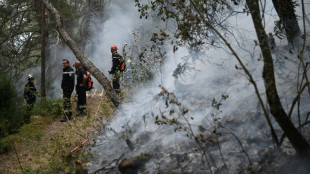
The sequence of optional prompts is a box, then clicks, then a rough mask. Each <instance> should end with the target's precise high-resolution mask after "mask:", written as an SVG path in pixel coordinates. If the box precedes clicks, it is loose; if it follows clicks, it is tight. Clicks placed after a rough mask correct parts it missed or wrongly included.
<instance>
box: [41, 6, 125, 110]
mask: <svg viewBox="0 0 310 174" xmlns="http://www.w3.org/2000/svg"><path fill="white" fill-rule="evenodd" d="M41 1H42V2H43V3H44V5H45V7H46V8H47V9H48V10H49V12H50V13H51V14H52V15H53V16H54V18H55V20H56V29H57V31H58V32H59V33H60V35H61V36H62V38H63V40H64V41H65V42H66V44H67V45H68V46H69V47H70V49H71V50H72V52H73V53H74V55H75V56H76V58H77V59H78V60H79V61H80V62H81V63H82V65H83V66H85V67H86V68H87V69H88V70H89V71H90V72H91V73H92V75H93V76H94V77H95V78H96V79H97V80H98V82H99V83H100V84H101V85H102V86H103V88H104V89H105V92H106V94H107V96H108V97H109V98H110V100H111V101H112V103H113V104H114V105H115V106H116V107H118V105H119V99H118V97H117V95H116V93H115V92H114V90H113V89H112V86H111V83H110V81H109V80H108V79H107V77H106V76H105V75H104V74H103V73H102V72H101V71H100V70H99V69H98V68H97V67H96V66H95V65H94V64H93V63H92V62H90V61H89V60H88V59H87V58H86V57H85V56H84V54H83V53H82V51H81V50H80V48H79V47H78V46H77V44H76V43H75V42H74V41H73V40H72V39H71V37H70V36H69V34H68V33H67V32H66V30H65V29H64V26H63V20H62V18H61V16H60V14H59V12H58V11H57V10H56V9H55V8H54V6H53V5H52V4H51V3H50V2H49V1H48V0H41Z"/></svg>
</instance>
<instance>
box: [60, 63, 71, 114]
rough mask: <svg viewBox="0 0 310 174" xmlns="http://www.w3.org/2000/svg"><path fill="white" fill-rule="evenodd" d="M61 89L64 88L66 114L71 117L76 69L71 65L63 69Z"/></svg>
mask: <svg viewBox="0 0 310 174" xmlns="http://www.w3.org/2000/svg"><path fill="white" fill-rule="evenodd" d="M61 89H62V90H63V99H64V112H65V115H66V116H67V117H68V118H69V119H71V116H72V110H71V100H70V98H71V95H72V92H73V89H74V70H73V69H72V68H71V67H70V66H67V67H65V68H64V69H63V74H62V81H61ZM64 120H65V119H64Z"/></svg>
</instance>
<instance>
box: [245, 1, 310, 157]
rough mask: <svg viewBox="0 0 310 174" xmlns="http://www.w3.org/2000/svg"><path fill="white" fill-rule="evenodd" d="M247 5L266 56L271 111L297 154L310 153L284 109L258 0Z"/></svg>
mask: <svg viewBox="0 0 310 174" xmlns="http://www.w3.org/2000/svg"><path fill="white" fill-rule="evenodd" d="M246 2H247V5H248V7H249V10H250V12H251V16H252V20H253V23H254V26H255V30H256V34H257V37H258V40H259V43H260V44H259V45H260V47H261V51H262V54H263V58H264V70H263V79H264V82H265V90H266V94H267V100H268V104H269V106H270V112H271V113H272V115H273V116H274V118H275V119H276V121H277V122H278V124H279V125H280V127H281V128H282V130H283V131H284V133H285V134H286V135H287V137H288V139H289V140H290V142H291V144H292V145H293V147H294V149H295V150H296V152H297V154H299V155H305V156H306V155H309V154H310V145H309V144H308V142H307V141H306V139H305V138H304V137H303V136H302V134H301V133H300V132H299V131H298V130H297V129H296V127H295V126H294V125H293V123H292V122H291V120H290V119H289V117H288V116H287V114H286V112H285V111H284V109H283V107H282V104H281V101H280V97H279V95H278V92H277V88H276V81H275V77H274V65H273V61H272V56H271V51H270V48H269V46H268V42H267V35H266V32H265V30H264V27H263V25H262V23H261V22H262V20H261V17H260V13H259V12H260V10H259V5H258V0H247V1H246Z"/></svg>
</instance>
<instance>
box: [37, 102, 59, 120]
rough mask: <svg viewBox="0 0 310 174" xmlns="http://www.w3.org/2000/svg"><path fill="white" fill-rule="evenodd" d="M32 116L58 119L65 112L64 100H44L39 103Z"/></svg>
mask: <svg viewBox="0 0 310 174" xmlns="http://www.w3.org/2000/svg"><path fill="white" fill-rule="evenodd" d="M31 112H32V115H40V116H49V117H53V118H55V117H57V116H59V115H61V114H62V112H63V99H57V100H47V99H43V100H41V102H40V103H37V104H36V105H35V106H34V108H33V110H32V111H31Z"/></svg>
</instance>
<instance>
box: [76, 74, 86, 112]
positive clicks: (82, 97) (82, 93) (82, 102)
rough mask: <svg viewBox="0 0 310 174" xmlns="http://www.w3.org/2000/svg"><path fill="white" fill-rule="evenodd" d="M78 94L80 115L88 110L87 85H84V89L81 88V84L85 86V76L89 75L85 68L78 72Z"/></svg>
mask: <svg viewBox="0 0 310 174" xmlns="http://www.w3.org/2000/svg"><path fill="white" fill-rule="evenodd" d="M76 75H77V77H76V94H77V95H78V103H77V105H78V106H77V107H78V109H79V111H80V113H82V112H83V111H84V110H85V109H86V88H87V87H86V84H84V85H83V86H82V87H81V86H80V84H83V76H84V75H87V74H86V71H85V70H84V68H80V69H79V70H77V72H76Z"/></svg>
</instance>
